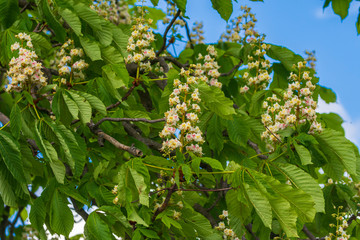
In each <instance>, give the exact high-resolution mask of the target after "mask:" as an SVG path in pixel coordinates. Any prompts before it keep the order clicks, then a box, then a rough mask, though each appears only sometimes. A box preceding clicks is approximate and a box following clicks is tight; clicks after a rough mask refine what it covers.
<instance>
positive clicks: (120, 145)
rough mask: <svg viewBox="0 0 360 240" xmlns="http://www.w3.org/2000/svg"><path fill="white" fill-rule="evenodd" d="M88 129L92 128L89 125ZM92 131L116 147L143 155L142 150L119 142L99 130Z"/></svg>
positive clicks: (134, 154) (139, 155)
mask: <svg viewBox="0 0 360 240" xmlns="http://www.w3.org/2000/svg"><path fill="white" fill-rule="evenodd" d="M90 129H92V128H91V127H90ZM92 132H93V133H95V134H96V135H98V136H99V137H100V138H103V139H105V140H106V141H108V142H109V143H111V144H112V145H114V146H115V147H116V148H118V149H121V150H124V151H127V152H128V153H130V154H132V155H133V156H135V157H141V156H142V155H143V152H142V151H141V150H140V149H137V148H136V147H134V146H127V145H125V144H122V143H121V142H119V141H118V140H116V139H115V138H113V137H111V136H110V135H108V134H106V133H104V132H103V131H101V130H92Z"/></svg>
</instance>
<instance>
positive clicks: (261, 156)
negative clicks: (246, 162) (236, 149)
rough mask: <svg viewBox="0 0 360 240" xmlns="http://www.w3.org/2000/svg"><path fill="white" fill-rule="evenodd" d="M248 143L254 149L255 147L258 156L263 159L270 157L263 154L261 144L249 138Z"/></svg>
mask: <svg viewBox="0 0 360 240" xmlns="http://www.w3.org/2000/svg"><path fill="white" fill-rule="evenodd" d="M247 144H248V145H249V146H250V147H251V148H252V149H254V150H255V152H256V153H257V154H258V155H259V156H258V158H260V159H263V160H265V159H268V156H266V155H263V154H262V152H261V150H260V148H259V146H258V145H257V144H256V143H254V142H253V141H251V140H250V139H249V140H248V141H247Z"/></svg>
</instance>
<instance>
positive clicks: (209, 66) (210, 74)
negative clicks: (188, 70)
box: [194, 45, 222, 88]
mask: <svg viewBox="0 0 360 240" xmlns="http://www.w3.org/2000/svg"><path fill="white" fill-rule="evenodd" d="M206 50H207V52H208V54H207V55H205V57H204V56H202V55H201V53H199V56H198V58H197V60H198V61H201V62H200V63H198V64H196V65H195V66H194V67H195V73H194V75H195V76H196V77H198V78H199V79H200V80H201V81H203V82H206V83H208V84H210V86H215V87H218V88H221V86H222V84H221V82H219V81H218V78H219V77H220V73H219V70H218V69H219V68H220V67H219V65H218V63H217V62H216V61H215V58H216V56H217V51H216V50H215V48H214V46H213V45H209V46H208V47H207V49H206Z"/></svg>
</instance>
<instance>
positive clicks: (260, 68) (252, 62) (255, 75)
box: [240, 37, 271, 93]
mask: <svg viewBox="0 0 360 240" xmlns="http://www.w3.org/2000/svg"><path fill="white" fill-rule="evenodd" d="M263 40H264V37H262V38H258V39H256V41H255V42H254V43H251V45H253V48H252V49H253V55H254V56H250V55H249V56H248V61H249V62H248V69H247V71H246V72H244V74H243V79H244V80H245V82H246V85H245V86H243V87H241V88H240V93H246V92H247V91H249V89H251V88H252V87H253V88H254V91H257V90H263V89H266V87H267V86H268V85H269V82H270V80H271V77H270V75H269V68H270V61H269V60H267V59H265V58H264V56H265V54H266V50H268V49H269V48H270V45H267V44H265V43H262V42H263Z"/></svg>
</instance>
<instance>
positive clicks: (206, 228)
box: [183, 209, 213, 239]
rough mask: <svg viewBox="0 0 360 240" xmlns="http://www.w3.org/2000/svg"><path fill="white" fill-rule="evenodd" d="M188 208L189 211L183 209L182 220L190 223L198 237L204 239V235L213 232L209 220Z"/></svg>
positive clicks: (206, 235)
mask: <svg viewBox="0 0 360 240" xmlns="http://www.w3.org/2000/svg"><path fill="white" fill-rule="evenodd" d="M188 210H189V211H183V219H184V221H185V222H187V223H190V224H192V226H193V228H194V229H195V230H196V232H197V233H198V234H199V237H200V238H202V239H206V237H208V236H210V235H211V234H212V233H213V231H212V227H211V225H210V223H209V220H207V218H205V217H204V216H203V215H202V214H200V213H197V212H195V211H190V209H188Z"/></svg>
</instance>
